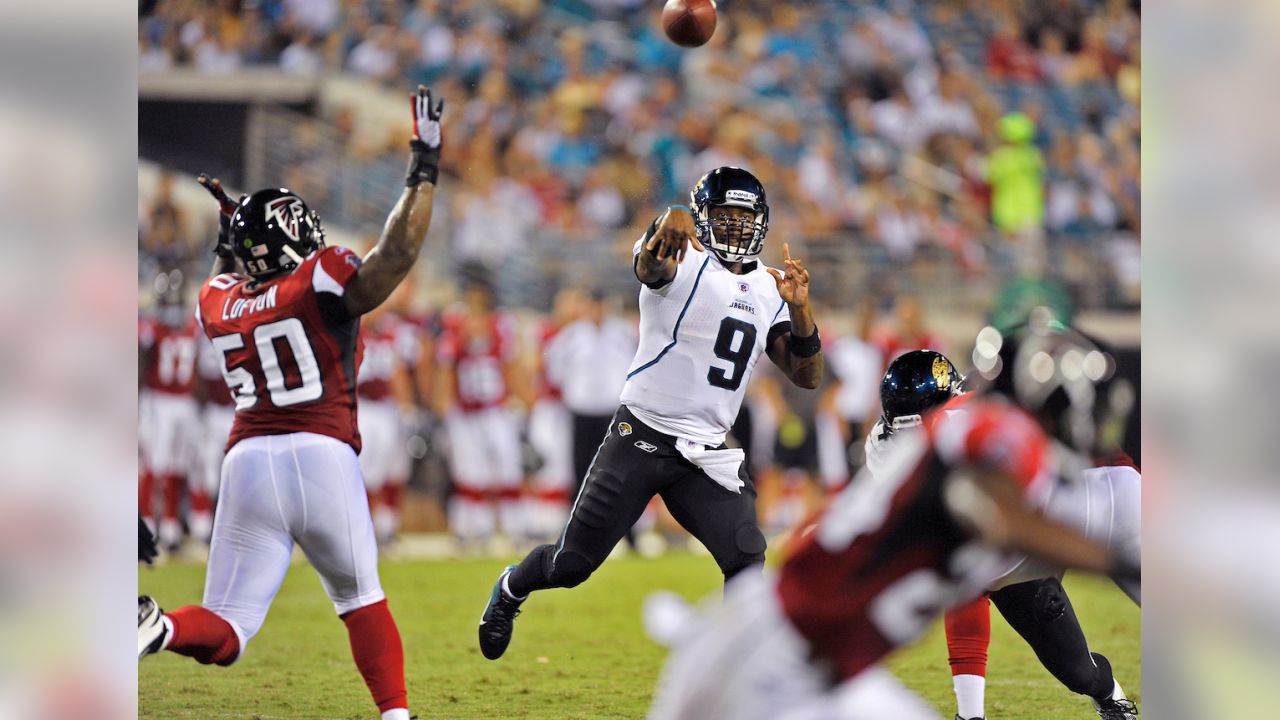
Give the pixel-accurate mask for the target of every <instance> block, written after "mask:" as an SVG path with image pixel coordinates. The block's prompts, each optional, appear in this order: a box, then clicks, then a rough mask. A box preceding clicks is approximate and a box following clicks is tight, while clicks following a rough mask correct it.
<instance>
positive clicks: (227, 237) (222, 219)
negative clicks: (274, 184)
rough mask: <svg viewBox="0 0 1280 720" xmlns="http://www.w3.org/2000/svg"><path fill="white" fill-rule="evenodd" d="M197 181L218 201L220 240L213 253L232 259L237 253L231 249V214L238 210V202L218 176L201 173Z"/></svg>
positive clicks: (242, 197) (242, 196) (243, 197)
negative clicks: (225, 188)
mask: <svg viewBox="0 0 1280 720" xmlns="http://www.w3.org/2000/svg"><path fill="white" fill-rule="evenodd" d="M196 182H198V183H200V184H201V185H203V186H204V189H205V190H208V191H209V194H210V195H212V196H213V199H214V200H217V201H218V242H217V243H216V244H215V245H214V246H213V254H214V255H217V256H218V257H220V258H225V259H227V260H230V259H232V258H234V257H235V253H234V252H233V251H232V250H231V215H232V213H234V212H235V211H236V207H237V206H238V203H235V202H232V200H231V198H230V197H228V196H227V191H226V190H223V189H222V182H221V181H220V180H218V179H217V178H210V177H209V176H208V174H206V173H200V177H198V178H196ZM245 197H246V196H244V195H241V196H240V200H241V201H242V202H243V201H244V199H245Z"/></svg>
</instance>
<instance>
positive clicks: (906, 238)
mask: <svg viewBox="0 0 1280 720" xmlns="http://www.w3.org/2000/svg"><path fill="white" fill-rule="evenodd" d="M871 221H872V223H871V228H870V229H871V234H872V235H873V236H874V237H875V239H876V240H878V241H880V244H882V245H884V247H885V249H886V250H888V251H889V256H890V257H891V258H893V259H894V260H897V261H899V262H904V261H907V260H910V259H911V257H912V255H914V254H915V251H916V248H917V247H918V246H919V245H920V242H921V241H922V240H923V239H924V229H925V226H924V218H923V217H921V215H920V213H919V212H918V211H917V210H916V208H915V207H914V206H913V203H912V202H911V201H910V200H909V199H908V198H907V194H906V193H905V192H904V191H902V190H901V189H899V188H893V189H891V190H890V191H889V193H888V195H887V196H886V197H885V198H884V200H883V201H882V202H881V203H880V204H879V206H878V207H877V208H876V209H875V210H874V213H873V214H872V217H871Z"/></svg>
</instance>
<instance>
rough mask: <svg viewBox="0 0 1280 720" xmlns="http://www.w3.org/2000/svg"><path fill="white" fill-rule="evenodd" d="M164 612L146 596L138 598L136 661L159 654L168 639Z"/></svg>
mask: <svg viewBox="0 0 1280 720" xmlns="http://www.w3.org/2000/svg"><path fill="white" fill-rule="evenodd" d="M163 617H164V611H163V610H161V609H160V606H159V605H157V604H156V601H155V600H152V599H151V598H150V597H148V596H146V595H142V596H140V597H138V659H139V660H141V659H142V658H144V657H146V656H148V655H151V654H153V653H158V652H160V649H161V648H163V647H164V641H165V640H167V639H168V636H169V628H167V627H166V626H165V624H164V620H162V618H163Z"/></svg>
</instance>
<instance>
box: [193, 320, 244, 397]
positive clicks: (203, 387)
mask: <svg viewBox="0 0 1280 720" xmlns="http://www.w3.org/2000/svg"><path fill="white" fill-rule="evenodd" d="M196 342H197V345H198V348H197V350H196V382H197V383H198V384H199V386H200V391H201V396H202V397H203V398H204V401H205V402H207V403H211V404H213V405H222V406H225V407H230V406H232V405H235V400H233V399H232V397H231V390H230V388H228V387H227V381H226V380H223V379H222V359H221V357H222V356H221V354H220V353H219V352H218V351H217V350H214V349H213V344H212V343H210V342H209V338H207V337H204V336H201V337H199V338H197V340H196Z"/></svg>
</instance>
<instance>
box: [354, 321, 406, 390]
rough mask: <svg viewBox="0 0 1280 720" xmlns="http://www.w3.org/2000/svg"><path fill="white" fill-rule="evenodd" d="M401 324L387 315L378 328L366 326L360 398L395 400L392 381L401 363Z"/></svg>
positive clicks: (358, 386)
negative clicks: (399, 325)
mask: <svg viewBox="0 0 1280 720" xmlns="http://www.w3.org/2000/svg"><path fill="white" fill-rule="evenodd" d="M397 325H398V323H396V322H394V321H393V320H392V319H391V318H387V317H384V318H383V319H382V321H381V322H379V323H378V324H377V325H376V326H375V327H374V328H372V329H370V328H365V332H364V333H362V334H363V336H364V360H363V361H361V363H360V370H359V372H358V373H357V378H358V380H357V385H356V390H357V392H358V393H359V395H360V397H362V398H366V399H368V400H374V401H382V400H390V399H392V392H391V381H392V379H393V378H394V377H395V374H396V371H397V370H398V369H399V365H400V362H401V357H400V347H399V343H400V333H399V328H398V327H397Z"/></svg>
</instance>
